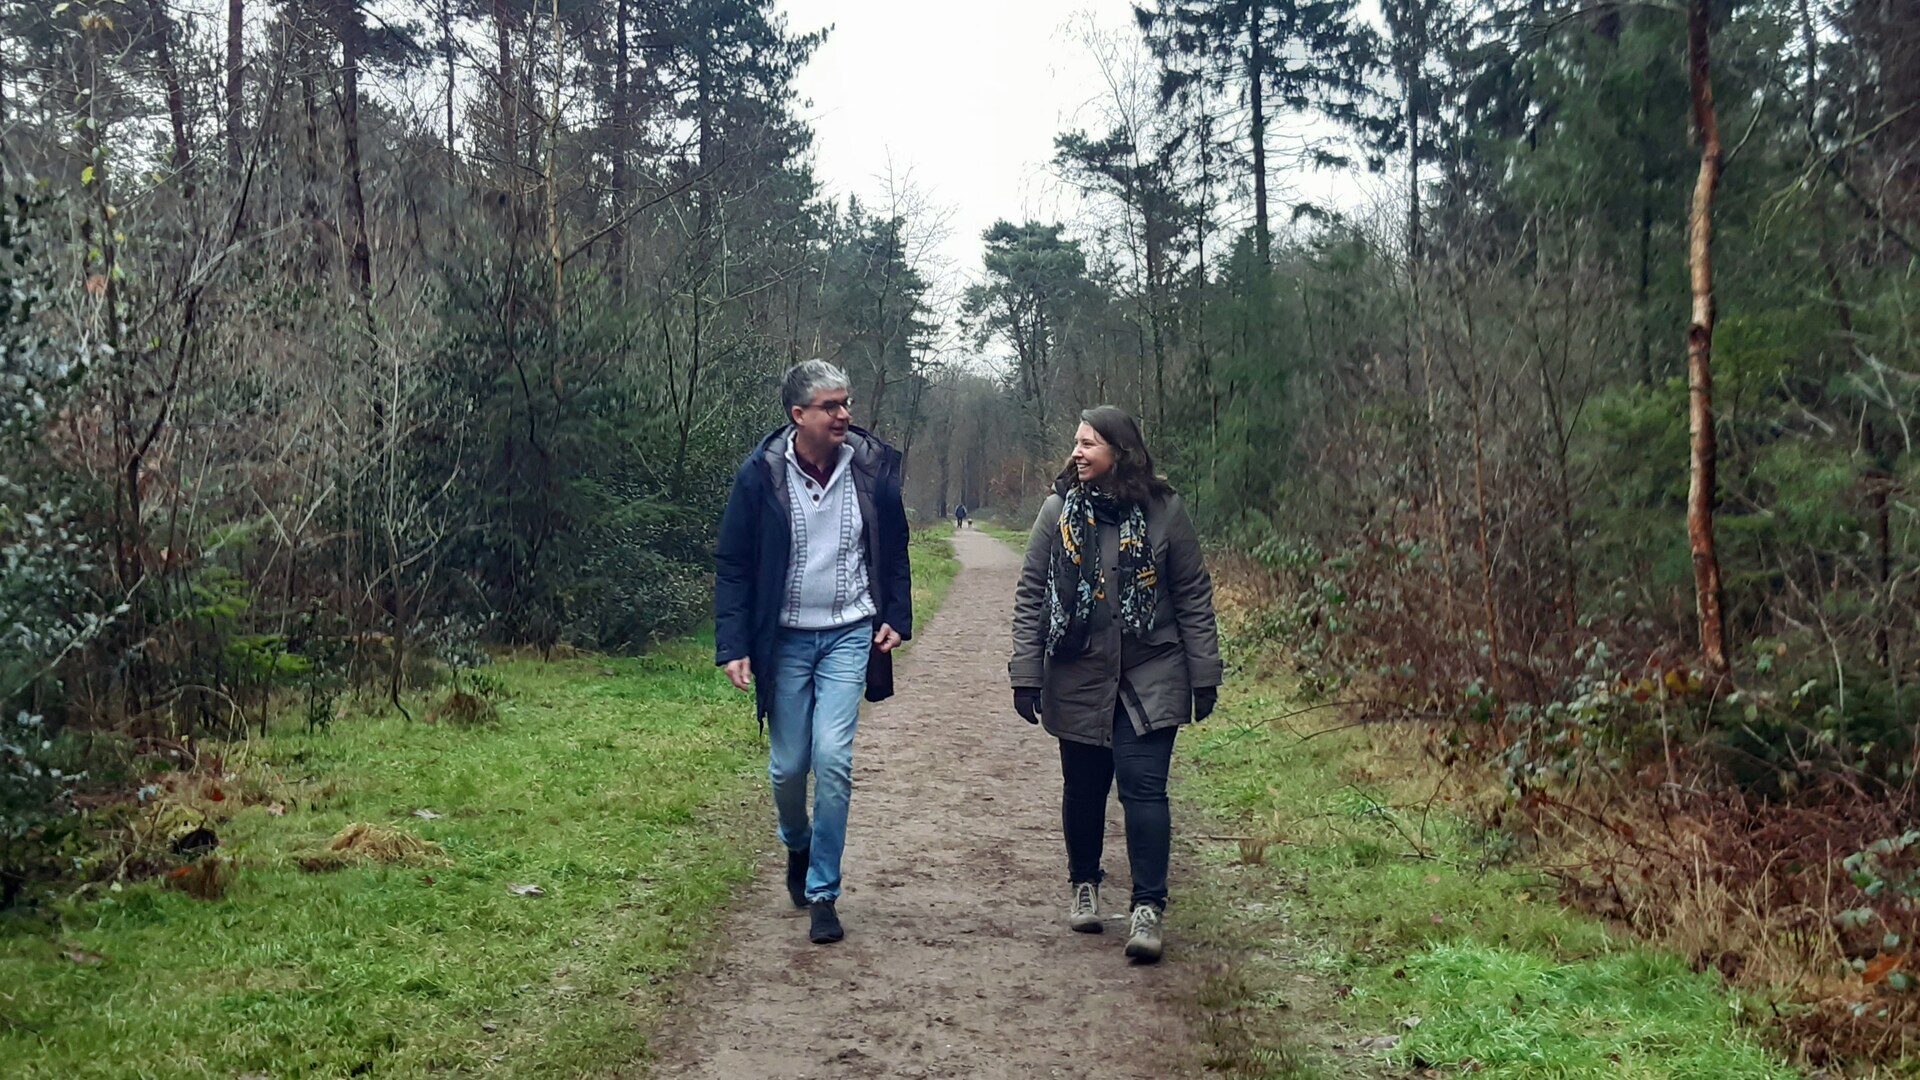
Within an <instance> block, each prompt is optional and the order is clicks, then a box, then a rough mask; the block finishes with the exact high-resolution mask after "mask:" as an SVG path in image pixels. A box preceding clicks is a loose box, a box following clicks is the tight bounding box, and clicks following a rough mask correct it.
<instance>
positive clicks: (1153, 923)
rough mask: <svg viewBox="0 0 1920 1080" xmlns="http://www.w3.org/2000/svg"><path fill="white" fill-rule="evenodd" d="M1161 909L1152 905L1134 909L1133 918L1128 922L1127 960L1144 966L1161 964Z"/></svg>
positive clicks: (1141, 905)
mask: <svg viewBox="0 0 1920 1080" xmlns="http://www.w3.org/2000/svg"><path fill="white" fill-rule="evenodd" d="M1161 918H1162V916H1161V914H1160V909H1159V908H1157V907H1154V906H1153V905H1152V904H1139V905H1137V906H1135V907H1134V909H1133V918H1131V919H1129V920H1127V958H1128V959H1130V960H1138V961H1139V962H1141V963H1143V964H1157V963H1159V962H1160V949H1161V944H1160V922H1161Z"/></svg>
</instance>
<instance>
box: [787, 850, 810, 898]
mask: <svg viewBox="0 0 1920 1080" xmlns="http://www.w3.org/2000/svg"><path fill="white" fill-rule="evenodd" d="M812 859H813V849H812V848H808V849H807V850H805V851H792V850H789V851H788V852H787V895H788V896H790V897H792V898H793V906H794V907H806V906H807V863H808V862H810V861H811V860H812Z"/></svg>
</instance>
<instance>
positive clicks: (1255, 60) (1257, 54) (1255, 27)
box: [1247, 4, 1272, 266]
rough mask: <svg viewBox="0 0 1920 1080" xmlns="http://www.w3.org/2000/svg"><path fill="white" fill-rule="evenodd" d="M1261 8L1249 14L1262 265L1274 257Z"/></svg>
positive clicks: (1256, 222) (1257, 240) (1256, 224)
mask: <svg viewBox="0 0 1920 1080" xmlns="http://www.w3.org/2000/svg"><path fill="white" fill-rule="evenodd" d="M1260 11H1261V5H1259V4H1250V5H1248V10H1247V44H1248V50H1247V100H1248V101H1249V102H1250V103H1251V104H1252V106H1253V132H1252V134H1251V136H1250V138H1251V140H1252V142H1253V242H1254V246H1256V247H1258V248H1259V249H1260V250H1259V253H1258V254H1259V256H1260V265H1262V266H1265V265H1267V264H1268V263H1269V261H1270V259H1271V257H1272V246H1271V240H1270V234H1269V232H1268V228H1267V113H1266V101H1265V100H1264V95H1263V94H1262V90H1263V89H1264V87H1265V84H1266V68H1267V56H1266V43H1265V40H1264V39H1263V37H1262V36H1261V32H1260Z"/></svg>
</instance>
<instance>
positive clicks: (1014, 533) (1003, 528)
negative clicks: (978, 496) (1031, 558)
mask: <svg viewBox="0 0 1920 1080" xmlns="http://www.w3.org/2000/svg"><path fill="white" fill-rule="evenodd" d="M973 527H974V528H976V529H979V530H980V531H981V532H983V533H986V534H987V535H988V536H992V537H996V538H998V539H1001V540H1004V541H1006V542H1007V543H1009V544H1011V545H1013V549H1014V550H1015V551H1025V550H1027V539H1028V537H1029V536H1030V535H1032V532H1033V523H1032V522H1028V523H1027V524H1026V525H1025V526H1019V527H1014V526H1008V525H1004V524H1001V523H1000V522H998V521H981V520H978V519H975V520H974V523H973Z"/></svg>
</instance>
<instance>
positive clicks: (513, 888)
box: [507, 885, 547, 896]
mask: <svg viewBox="0 0 1920 1080" xmlns="http://www.w3.org/2000/svg"><path fill="white" fill-rule="evenodd" d="M507 891H508V892H510V893H512V894H513V895H515V896H545V895H547V890H545V889H543V888H541V887H540V886H538V885H509V886H507Z"/></svg>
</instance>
